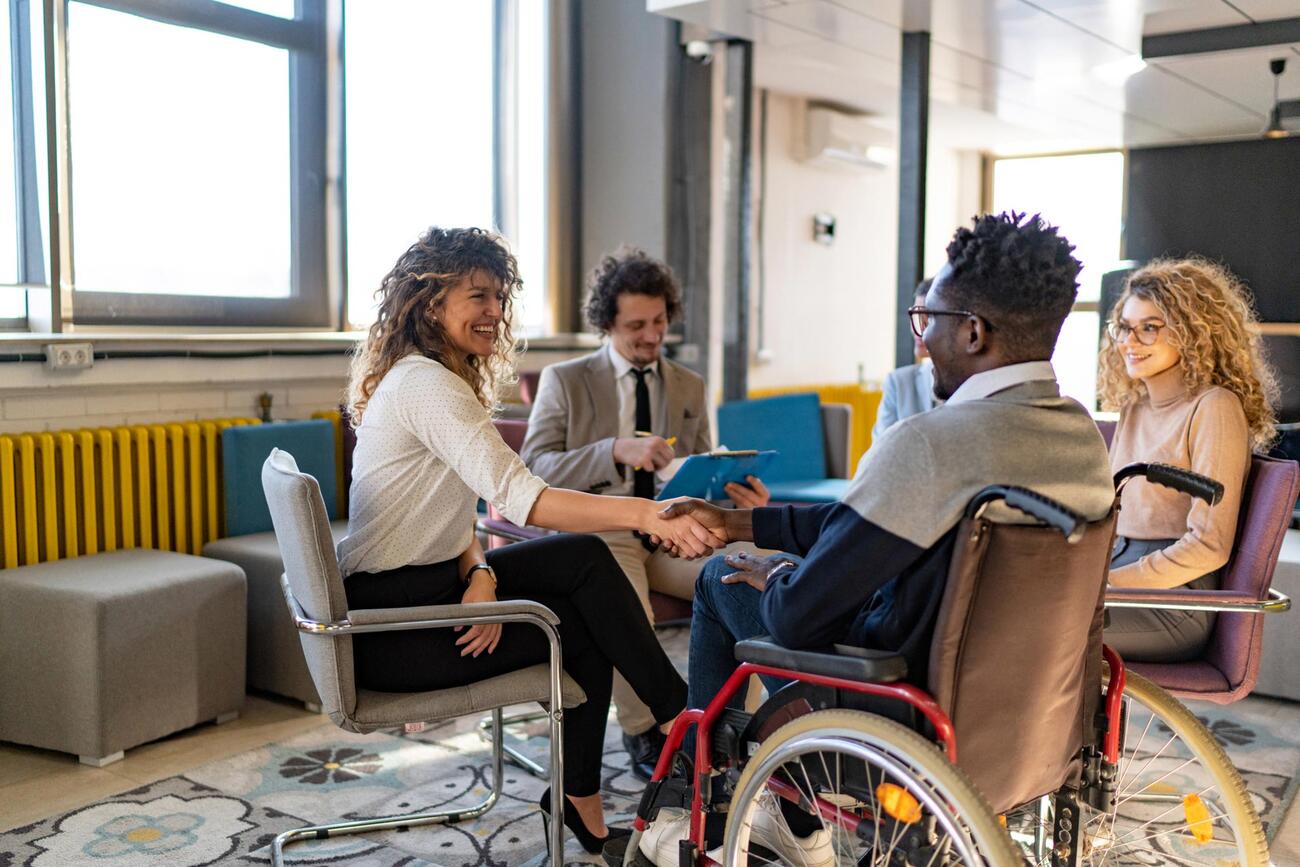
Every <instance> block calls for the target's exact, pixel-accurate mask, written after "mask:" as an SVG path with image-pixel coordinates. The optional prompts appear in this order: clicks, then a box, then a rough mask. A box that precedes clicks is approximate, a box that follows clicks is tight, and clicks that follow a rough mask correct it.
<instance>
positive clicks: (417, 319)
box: [348, 226, 522, 427]
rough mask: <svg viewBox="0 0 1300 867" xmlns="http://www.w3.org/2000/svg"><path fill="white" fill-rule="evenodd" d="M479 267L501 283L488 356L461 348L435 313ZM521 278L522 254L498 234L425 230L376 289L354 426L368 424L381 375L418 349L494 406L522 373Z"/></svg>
mask: <svg viewBox="0 0 1300 867" xmlns="http://www.w3.org/2000/svg"><path fill="white" fill-rule="evenodd" d="M475 271H482V272H485V273H487V274H490V275H492V276H493V277H494V278H496V279H497V280H499V281H500V283H501V291H502V300H501V326H500V327H499V328H498V329H497V337H496V345H495V346H494V348H493V350H492V354H491V355H489V356H486V357H482V356H478V355H466V354H464V353H462V352H458V351H457V350H456V347H455V345H454V344H453V343H452V342H451V341H450V340H449V339H448V338H447V334H446V332H445V331H444V330H443V327H442V325H441V324H440V323H439V322H438V321H437V319H435V318H434V315H433V314H434V313H435V312H436V311H437V310H438V309H439V308H440V307H441V306H442V304H443V302H444V301H445V300H446V297H447V293H448V292H449V291H450V290H451V288H452V287H454V286H456V285H457V284H459V283H460V282H461V281H462V280H464V279H465V278H466V277H469V276H470V275H471V274H473V273H474V272H475ZM521 285H522V281H521V280H520V279H519V271H518V267H517V265H516V264H515V257H514V256H512V255H511V254H510V251H509V249H507V247H506V244H505V241H504V240H503V239H502V238H501V237H500V236H499V235H496V234H493V233H492V232H487V231H484V230H483V229H440V228H438V227H436V226H435V227H432V228H430V229H429V230H428V231H426V232H424V233H423V234H422V235H420V240H418V241H416V242H415V243H414V244H412V245H411V247H410V249H408V250H407V251H406V252H405V253H403V254H402V255H401V257H400V258H399V259H398V260H397V264H396V265H394V266H393V269H392V270H391V271H389V272H388V274H387V276H385V277H384V279H383V282H382V283H380V285H379V289H378V290H377V291H376V292H375V297H376V299H378V301H379V311H378V315H377V317H376V318H375V323H374V324H373V325H371V326H370V332H369V334H367V336H366V342H365V344H364V345H363V346H362V347H361V348H360V349H359V350H358V351H357V353H356V354H355V355H354V356H353V358H352V370H351V376H350V379H349V382H348V409H349V410H350V414H351V421H352V426H353V427H357V426H358V425H360V424H361V418H362V416H364V415H365V412H366V406H367V404H369V402H370V397H371V395H373V394H374V393H375V389H376V388H378V386H379V382H380V380H382V379H383V378H384V376H385V374H387V373H388V371H390V370H392V368H393V365H394V364H396V363H397V362H398V361H400V360H401V359H402V358H405V357H406V356H407V355H409V354H411V353H412V352H419V353H420V354H421V355H423V356H425V357H426V358H432V359H433V360H435V361H437V362H438V363H440V364H441V365H442V366H443V367H445V368H447V369H448V370H450V371H451V372H452V373H454V374H456V375H457V376H459V377H460V378H461V379H463V380H465V381H466V382H467V383H469V385H470V388H472V389H474V393H475V394H476V395H478V399H479V402H481V403H482V404H483V406H484V407H486V408H487V409H488V410H489V411H492V410H495V409H496V407H497V400H496V398H497V390H498V389H499V388H500V387H502V386H506V385H510V384H511V383H513V382H514V378H515V373H514V369H515V365H514V361H515V339H514V335H513V333H512V330H511V326H510V318H511V317H510V313H511V304H512V302H513V300H514V298H515V296H516V294H517V293H518V291H519V287H520V286H521Z"/></svg>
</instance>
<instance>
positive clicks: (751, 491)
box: [723, 476, 772, 509]
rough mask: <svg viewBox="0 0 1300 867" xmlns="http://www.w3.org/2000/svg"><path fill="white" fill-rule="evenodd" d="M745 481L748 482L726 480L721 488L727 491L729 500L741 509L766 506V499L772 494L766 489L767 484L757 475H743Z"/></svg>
mask: <svg viewBox="0 0 1300 867" xmlns="http://www.w3.org/2000/svg"><path fill="white" fill-rule="evenodd" d="M745 481H747V482H749V484H748V485H742V484H739V483H737V482H727V484H726V486H725V487H724V488H723V490H724V491H726V492H727V496H728V497H731V502H733V503H735V504H736V506H737V507H738V508H741V509H761V508H763V507H764V506H766V505H767V503H768V500H770V499H772V494H771V493H770V492H769V491H768V490H767V485H764V484H763V481H762V479H760V478H759V477H758V476H745Z"/></svg>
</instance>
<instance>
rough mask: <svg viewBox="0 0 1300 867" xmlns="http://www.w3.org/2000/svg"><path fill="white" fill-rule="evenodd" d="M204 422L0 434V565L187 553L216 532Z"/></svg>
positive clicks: (217, 488)
mask: <svg viewBox="0 0 1300 867" xmlns="http://www.w3.org/2000/svg"><path fill="white" fill-rule="evenodd" d="M244 424H260V422H259V421H258V420H257V419H251V418H233V419H208V420H203V421H197V422H182V423H176V424H159V425H136V426H128V427H114V428H95V429H90V430H86V429H82V430H66V431H54V432H50V433H35V434H0V568H13V567H16V566H22V565H30V564H35V563H44V562H47V561H51V560H60V559H64V558H67V557H77V556H80V555H82V554H95V553H98V552H100V551H117V550H120V549H123V548H137V547H139V548H156V549H160V550H168V551H179V552H182V553H187V554H197V553H199V552H200V551H201V550H202V549H203V546H204V545H206V544H207V543H208V542H210V541H212V540H213V539H218V538H220V537H221V536H222V535H223V534H224V529H225V528H224V526H223V517H222V511H223V496H222V495H223V492H222V483H221V432H222V431H223V430H225V429H226V428H227V427H230V426H231V425H244Z"/></svg>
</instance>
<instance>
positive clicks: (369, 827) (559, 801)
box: [262, 449, 586, 865]
mask: <svg viewBox="0 0 1300 867" xmlns="http://www.w3.org/2000/svg"><path fill="white" fill-rule="evenodd" d="M262 487H263V489H264V490H265V492H266V500H267V504H268V505H269V506H270V510H271V519H272V522H273V523H274V525H275V536H276V540H277V542H278V543H279V546H280V553H281V556H282V557H283V559H284V576H283V577H282V578H281V583H282V586H283V588H284V596H285V600H286V602H287V603H288V605H289V610H290V613H291V614H292V615H293V621H294V625H295V627H296V628H297V629H298V635H299V639H300V640H301V642H302V648H303V654H304V655H305V656H306V659H307V667H308V668H309V669H310V671H311V677H312V681H313V682H314V683H315V685H316V689H317V691H318V692H319V693H320V696H321V704H322V708H323V710H324V711H325V712H326V713H328V714H329V717H330V719H332V720H333V721H334V722H335V724H337V725H338V726H339V727H340V728H343V729H346V730H348V731H352V732H371V731H375V730H377V729H383V728H395V727H399V726H402V725H404V724H407V723H417V722H428V721H432V720H441V719H449V718H453V717H458V716H464V715H467V714H472V713H487V712H491V714H492V716H493V722H494V723H495V725H493V726H492V732H493V737H492V758H493V768H492V791H491V792H490V793H489V794H488V796H487V797H486V798H485V799H484V800H483V801H482V802H481V803H479V804H477V805H475V806H474V807H472V808H469V809H457V810H452V811H443V812H430V813H418V814H407V815H401V816H388V817H376V818H370V819H362V820H358V821H352V822H340V823H337V824H333V825H319V826H312V827H307V828H298V829H295V830H292V831H286V832H284V833H283V834H281V835H279V836H278V837H276V838H275V842H274V843H273V844H272V861H273V863H275V864H277V865H278V864H280V863H282V857H283V853H282V850H283V847H284V846H285V845H286V844H288V843H290V842H293V841H295V840H301V839H306V838H324V837H331V836H339V835H344V834H359V833H365V832H369V831H385V830H393V829H398V830H406V829H408V828H413V827H417V826H421V825H431V824H441V823H447V822H459V821H464V820H466V819H473V818H476V817H478V816H481V815H483V814H484V813H486V812H487V811H488V810H489V809H491V808H492V806H493V805H494V804H495V803H496V802H497V799H498V798H499V797H500V795H501V785H502V757H503V751H502V750H503V742H502V738H503V735H502V726H501V708H502V707H504V706H506V705H512V704H519V703H522V702H530V701H538V702H542V703H544V704H545V705H546V706H547V708H548V709H549V714H548V715H549V717H550V727H551V731H550V740H551V762H550V782H551V813H552V815H556V816H559V815H563V803H564V802H563V798H564V783H563V769H564V761H563V756H562V747H561V745H562V743H563V739H562V738H561V732H562V727H563V711H562V709H561V708H563V707H574V706H576V705H578V704H581V703H582V702H583V701H584V700H585V699H586V696H585V695H584V694H583V692H582V690H581V688H580V687H579V686H578V685H577V684H576V683H574V682H573V681H572V680H571V679H570V678H569V677H568V676H567V675H565V674H564V672H563V670H562V669H561V667H560V659H561V657H560V637H559V633H558V632H557V631H556V629H555V624H557V623H558V622H559V619H558V618H557V617H556V616H555V614H554V612H552V611H551V610H550V609H549V608H547V607H546V606H544V605H541V604H539V603H536V602H529V601H513V602H490V603H483V604H477V605H431V606H423V607H418V608H383V609H368V610H360V611H349V610H348V607H347V599H346V597H345V595H344V592H343V579H342V577H341V576H340V574H339V569H338V561H337V559H336V557H335V553H334V542H333V539H332V538H331V536H330V530H329V520H328V518H327V517H326V514H325V504H324V501H323V500H322V499H321V494H320V487H319V485H317V483H316V480H315V479H314V478H312V477H311V476H309V475H307V474H306V473H302V472H299V470H298V466H297V464H296V463H295V461H294V459H293V456H292V455H290V454H289V453H288V452H284V451H281V450H280V449H273V450H272V451H271V455H270V457H268V458H267V459H266V463H265V464H263V466H262ZM477 623H530V624H532V625H534V626H536V627H537V628H539V629H541V630H542V631H543V632H545V633H546V637H547V640H548V641H549V643H550V649H551V653H550V662H549V664H547V665H534V666H530V667H528V668H523V669H520V670H518V671H513V672H510V673H508V674H503V675H499V676H497V677H491V678H487V679H486V680H481V681H478V682H477V683H472V684H468V685H466V686H460V687H454V688H451V689H441V690H434V691H431V692H418V693H383V692H374V691H372V690H367V689H361V688H358V687H357V685H356V682H355V679H354V674H353V668H352V636H353V635H354V634H357V633H361V632H381V631H388V630H398V629H435V628H450V627H455V626H470V625H474V624H477ZM550 833H551V840H550V846H551V851H552V852H563V851H564V839H563V834H564V823H562V822H551V823H550Z"/></svg>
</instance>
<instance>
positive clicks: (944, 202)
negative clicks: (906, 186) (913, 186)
mask: <svg viewBox="0 0 1300 867" xmlns="http://www.w3.org/2000/svg"><path fill="white" fill-rule="evenodd" d="M982 171H983V168H982V162H981V159H980V155H979V153H977V152H975V151H959V150H953V149H951V148H945V147H943V146H942V145H936V143H935V142H934V141H933V139H932V140H931V142H930V153H929V159H928V160H927V161H926V173H925V174H926V176H925V258H924V261H925V273H926V276H928V277H933V276H934V275H935V273H936V272H937V271H938V270H939V269H940V268H941V267H943V264H944V263H945V262H947V261H948V253H947V248H948V242H949V241H951V240H952V236H953V233H954V232H956V231H957V227H958V226H967V227H969V226H970V225H971V218H972V217H974V216H975V215H976V214H978V213H979V212H980V186H981V180H982V179H981V172H982Z"/></svg>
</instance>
